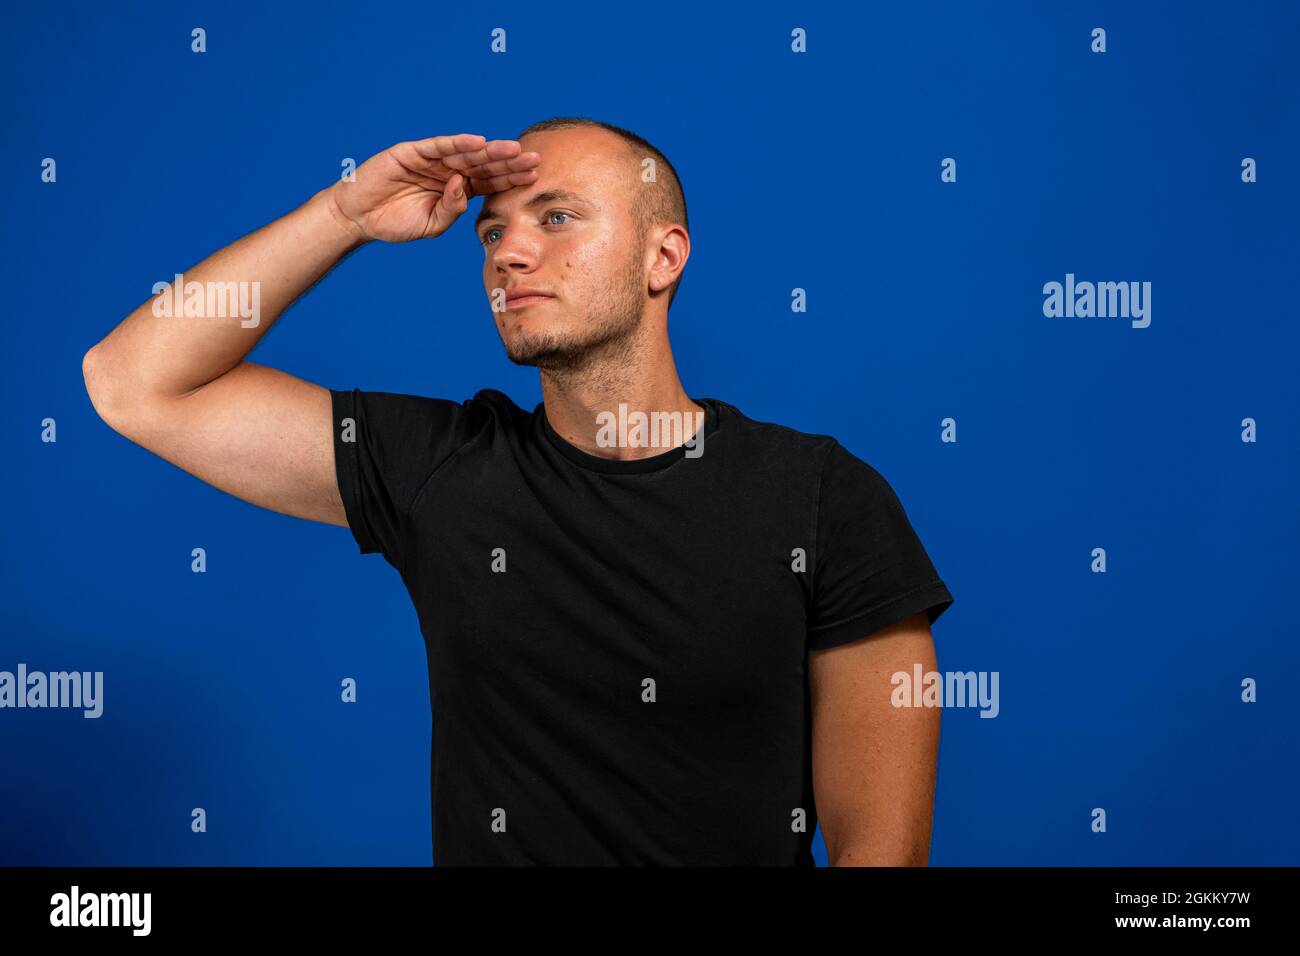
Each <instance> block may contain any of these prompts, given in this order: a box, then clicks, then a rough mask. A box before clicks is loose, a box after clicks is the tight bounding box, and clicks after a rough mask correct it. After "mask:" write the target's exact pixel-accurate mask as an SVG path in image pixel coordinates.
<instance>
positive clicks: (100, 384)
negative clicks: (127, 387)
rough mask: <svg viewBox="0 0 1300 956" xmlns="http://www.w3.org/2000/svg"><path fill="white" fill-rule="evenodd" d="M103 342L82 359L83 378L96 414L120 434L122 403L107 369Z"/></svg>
mask: <svg viewBox="0 0 1300 956" xmlns="http://www.w3.org/2000/svg"><path fill="white" fill-rule="evenodd" d="M102 345H103V343H102V342H101V343H100V344H99V345H95V346H93V347H92V348H91V349H90V350H89V351H88V352H86V354H85V355H84V356H83V357H82V359H81V377H82V379H83V380H84V381H85V383H86V395H87V396H88V397H89V398H90V404H91V405H92V406H93V407H94V409H95V413H96V414H97V415H98V416H99V417H100V418H101V419H102V420H103V422H104V424H106V425H108V426H109V427H110V428H112V429H113V430H114V431H117V432H120V431H121V430H122V429H121V421H120V415H119V412H118V406H119V405H120V402H119V401H118V400H117V398H116V388H115V386H114V384H113V379H112V377H111V376H110V374H109V372H108V369H107V368H105V362H104V356H103V353H102V351H101V346H102Z"/></svg>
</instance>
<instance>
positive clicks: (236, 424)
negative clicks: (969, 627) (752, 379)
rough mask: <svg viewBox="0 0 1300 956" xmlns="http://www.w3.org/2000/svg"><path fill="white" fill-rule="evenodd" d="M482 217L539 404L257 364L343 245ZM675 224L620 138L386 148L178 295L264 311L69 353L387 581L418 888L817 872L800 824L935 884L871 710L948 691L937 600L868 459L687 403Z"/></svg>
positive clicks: (897, 724) (213, 471)
mask: <svg viewBox="0 0 1300 956" xmlns="http://www.w3.org/2000/svg"><path fill="white" fill-rule="evenodd" d="M525 147H526V148H525ZM475 196H482V197H483V206H482V208H481V210H480V212H479V214H478V220H477V223H476V226H475V228H476V233H477V236H478V239H479V241H480V243H481V244H482V246H483V249H484V261H483V282H484V287H485V290H486V292H487V294H488V301H489V304H490V306H491V308H492V312H491V314H492V316H493V319H494V321H495V322H496V326H497V331H498V332H499V333H500V335H501V340H502V342H503V343H504V344H505V348H506V353H507V355H508V356H509V357H510V359H511V360H512V361H514V362H516V363H520V364H526V365H531V366H536V367H537V368H538V369H539V370H540V374H541V384H542V394H543V399H544V401H543V403H542V404H540V405H538V406H537V407H536V409H534V410H533V411H532V412H527V411H525V410H523V409H521V408H519V407H518V406H517V405H515V404H514V403H513V402H512V401H511V400H510V399H509V398H508V397H507V396H506V395H504V394H502V393H501V392H499V391H495V390H489V389H485V390H483V391H480V392H478V393H477V394H476V395H475V396H474V397H473V398H472V399H469V400H467V401H464V402H459V403H457V402H453V401H451V400H448V399H441V398H427V397H421V396H414V395H396V394H389V393H382V392H362V391H359V390H355V389H354V390H350V391H348V390H344V391H336V390H327V389H325V388H321V387H318V386H316V385H312V384H309V383H307V382H304V381H302V380H300V379H297V378H294V377H293V376H290V375H287V374H285V373H283V372H279V371H276V370H274V369H271V368H267V367H264V366H260V365H256V364H253V363H251V362H249V361H247V360H246V358H245V356H247V355H248V353H249V352H250V351H251V350H252V348H253V347H254V346H255V345H256V343H257V341H258V340H259V339H260V337H261V336H262V335H263V334H265V332H266V330H267V329H268V328H269V327H270V326H271V324H272V323H273V322H274V321H275V319H276V317H278V316H279V314H280V313H281V312H282V311H283V310H284V309H285V308H286V307H287V306H289V304H290V303H292V302H293V301H294V300H295V299H296V298H298V296H300V295H301V294H302V293H303V292H304V291H305V290H307V289H308V288H310V287H311V286H312V285H313V284H314V283H315V282H316V281H317V280H319V279H320V278H321V277H322V276H323V275H324V274H325V273H326V272H327V271H329V269H330V268H331V267H333V266H334V265H335V264H336V263H337V262H339V260H340V259H341V258H343V257H344V256H345V255H347V254H348V253H349V252H350V251H352V250H353V249H355V248H357V247H358V246H360V245H362V244H363V243H366V242H369V241H373V240H382V241H386V242H406V241H410V240H415V239H425V238H432V237H434V236H440V235H442V234H443V233H444V232H446V231H447V229H448V228H449V227H450V226H451V225H452V224H453V223H454V222H455V221H456V219H457V218H458V217H459V216H460V215H461V214H462V213H464V212H465V211H466V209H467V206H468V203H469V200H470V198H472V197H475ZM688 229H689V227H688V222H687V217H686V206H685V199H684V196H683V193H682V190H681V186H680V183H679V181H678V179H677V174H676V171H675V170H674V169H673V167H672V165H671V164H670V163H669V161H668V160H667V158H666V157H664V156H663V155H662V153H660V152H659V151H658V150H656V149H655V148H654V147H653V146H651V145H650V144H649V143H647V142H646V141H645V140H643V139H641V138H640V137H638V136H636V135H635V134H633V133H630V132H628V131H627V130H623V129H620V128H618V127H614V126H610V125H608V124H603V123H597V122H595V121H591V120H585V119H559V120H549V121H546V122H543V123H539V124H536V125H535V126H533V127H530V128H529V129H528V130H525V131H524V133H523V134H521V135H520V138H519V140H494V141H491V142H487V141H485V139H484V138H483V137H482V136H477V135H469V134H459V135H455V136H436V137H433V138H431V139H427V140H421V141H418V142H407V143H400V144H398V145H396V146H394V147H392V148H391V149H388V150H386V151H384V152H382V153H380V154H379V155H377V156H375V157H373V158H372V159H370V160H369V161H367V162H366V163H364V164H363V165H362V166H361V167H360V168H359V169H357V171H356V178H355V181H341V182H339V183H335V184H334V185H332V186H330V187H329V188H327V189H324V190H322V191H321V192H319V193H317V194H316V195H315V196H314V197H312V198H311V199H310V200H308V201H307V202H306V203H305V204H304V205H303V206H301V207H300V208H298V209H296V210H295V211H293V212H291V213H289V214H288V215H287V216H285V217H284V218H282V219H280V220H277V221H276V222H273V223H271V224H270V225H268V226H266V227H264V228H262V229H260V230H259V231H257V232H254V233H252V234H251V235H249V236H247V237H245V238H243V239H241V240H239V241H238V242H236V243H234V244H232V245H231V246H229V247H227V248H225V249H222V250H221V251H219V252H217V253H215V254H214V255H213V256H211V257H210V258H208V259H206V260H205V261H203V262H202V263H200V264H199V265H198V266H196V267H194V268H193V269H191V270H187V271H186V272H185V273H184V278H185V282H184V285H185V286H186V289H187V290H188V289H189V283H191V282H196V283H199V284H200V286H199V288H204V287H206V288H217V289H221V288H225V287H224V286H221V285H216V284H220V283H259V284H260V285H259V286H257V287H256V288H260V307H261V318H260V320H259V321H257V322H255V323H254V322H250V321H246V320H245V321H241V320H240V319H239V317H238V316H234V317H232V318H229V319H217V318H197V317H189V318H179V317H167V316H160V315H158V314H156V311H158V310H155V309H154V308H152V303H153V301H154V300H151V302H146V303H145V304H144V305H142V306H140V307H139V308H138V309H137V310H136V311H135V312H134V313H133V314H132V315H130V316H129V317H128V318H127V319H126V320H125V321H123V322H122V323H121V324H120V325H119V326H118V327H117V328H116V329H114V330H113V331H112V333H110V334H109V335H108V336H107V337H106V338H105V339H104V340H103V341H102V342H100V343H99V344H98V345H96V346H95V347H94V348H92V349H91V350H90V351H89V352H88V353H87V354H86V358H85V362H84V371H85V378H86V385H87V389H88V391H89V394H90V397H91V400H92V402H93V403H94V406H95V408H96V410H97V411H98V412H99V414H100V415H101V416H102V417H103V419H104V420H105V421H106V422H107V423H108V424H109V425H111V426H112V427H113V428H114V429H116V430H117V431H119V432H120V433H122V434H123V435H125V436H126V437H127V438H129V439H131V440H132V441H134V442H136V443H137V444H139V445H141V446H143V447H145V448H147V449H149V450H150V451H152V452H154V453H155V454H158V455H160V456H162V457H163V458H166V459H167V460H168V461H170V462H172V463H173V464H175V465H177V466H179V467H180V468H183V469H185V470H186V471H188V472H190V473H192V474H194V475H196V476H197V477H199V478H201V479H203V480H204V481H206V482H208V483H210V484H212V485H214V486H216V487H217V488H221V489H222V490H224V491H227V492H229V493H230V494H232V495H236V496H237V497H240V498H242V499H244V500H246V501H249V502H252V503H254V504H257V505H261V506H263V507H265V508H270V509H272V510H275V511H280V512H283V513H285V514H290V515H295V516H297V517H301V518H307V519H311V520H314V521H324V522H329V523H331V524H337V525H346V526H347V527H349V528H350V529H351V531H352V533H353V535H354V536H355V539H356V541H357V544H358V547H359V549H360V551H361V553H363V554H364V553H375V552H377V553H381V554H382V555H383V556H384V557H385V559H386V560H387V561H388V562H389V563H390V564H392V565H393V567H394V568H395V569H397V570H398V572H399V573H400V574H401V576H402V579H403V581H404V582H405V584H406V587H407V589H408V591H409V592H410V595H411V598H412V600H413V601H414V604H415V607H416V609H417V611H418V614H419V619H420V624H421V629H422V631H423V634H424V638H425V642H426V648H427V652H428V664H429V690H430V703H431V707H432V711H433V740H432V781H431V782H432V794H433V848H434V859H435V863H437V864H439V865H448V864H453V865H454V864H625V865H638V864H649V865H656V864H668V865H671V864H714V865H811V863H812V854H811V850H810V847H811V842H812V836H813V831H814V829H815V826H816V824H817V822H818V819H819V818H820V822H821V825H822V831H823V835H824V837H825V840H826V845H827V849H828V853H829V857H830V861H831V863H832V864H834V865H845V864H884V865H918V864H920V865H923V864H925V863H926V862H927V859H928V847H929V839H930V821H931V813H932V806H933V794H934V777H935V767H936V749H937V741H938V730H939V712H938V711H937V710H935V709H931V708H895V707H894V706H892V704H891V691H892V689H893V687H892V684H891V679H890V678H891V675H893V674H894V673H896V672H898V671H905V672H906V673H908V674H911V673H912V672H913V668H914V665H916V664H920V665H921V667H922V669H923V670H924V671H926V672H929V671H932V670H934V669H935V666H936V665H935V660H934V649H933V643H932V639H931V633H930V624H932V623H933V621H934V620H935V619H936V618H937V617H938V616H939V614H941V613H942V612H943V611H944V610H945V609H946V608H947V607H948V606H949V605H950V604H951V603H952V600H953V599H952V596H951V595H950V594H949V592H948V590H947V588H946V587H945V586H944V583H943V582H942V581H941V580H940V578H939V576H938V574H937V573H936V571H935V569H934V567H933V566H932V564H931V563H930V561H929V559H928V557H927V555H926V552H925V550H924V548H923V547H922V545H921V543H920V541H919V540H918V538H917V536H916V535H915V533H914V531H913V529H912V528H911V526H910V524H909V522H908V519H907V517H906V515H905V513H904V510H903V508H902V506H901V504H900V503H899V500H898V498H897V497H896V496H895V494H894V492H893V491H892V490H891V488H890V486H889V485H888V484H887V483H886V481H885V479H884V478H883V477H882V476H881V475H880V474H879V473H878V472H876V471H875V470H874V469H873V468H871V467H870V466H869V465H867V464H866V463H864V462H863V461H861V460H860V459H858V458H856V457H855V456H853V455H852V454H850V453H849V452H847V451H846V450H845V449H844V448H843V447H841V446H840V445H839V444H838V443H837V442H836V441H835V440H834V439H833V438H830V437H827V436H821V435H807V434H803V433H800V432H797V431H794V430H792V429H789V428H786V427H783V426H780V425H774V424H768V423H764V422H757V421H753V420H751V419H749V418H747V417H746V416H745V415H743V414H742V413H741V412H740V411H739V410H738V409H737V408H736V407H734V406H732V405H730V404H728V403H726V402H723V401H720V400H717V399H712V398H692V397H690V396H688V395H687V393H686V391H685V390H684V389H683V388H682V384H681V382H680V381H679V379H678V376H677V371H676V367H675V364H674V361H673V356H672V351H671V348H670V346H669V341H668V308H669V305H670V303H671V301H672V298H673V295H674V294H675V292H676V288H677V284H678V282H679V281H680V278H681V275H682V270H683V268H684V267H685V265H686V260H687V258H688V256H689V253H690V237H689V232H688ZM160 294H162V295H166V294H168V290H165V291H163V292H162V293H160ZM187 298H188V295H187ZM181 299H182V290H176V297H175V301H176V302H177V303H179V302H180V301H181ZM207 301H208V303H209V305H210V302H211V300H207ZM197 308H198V306H196V309H197ZM177 314H178V315H179V314H183V313H179V312H178V313H177ZM223 314H224V313H223Z"/></svg>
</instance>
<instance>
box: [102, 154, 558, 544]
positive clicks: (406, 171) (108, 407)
mask: <svg viewBox="0 0 1300 956" xmlns="http://www.w3.org/2000/svg"><path fill="white" fill-rule="evenodd" d="M538 159H539V157H538V155H537V153H521V151H520V146H519V143H518V142H517V141H514V140H493V141H491V142H487V141H485V139H484V138H483V137H482V136H478V135H471V134H468V133H461V134H457V135H455V136H435V137H433V138H431V139H425V140H419V141H416V142H408V143H399V144H397V145H396V146H393V147H391V148H389V149H387V150H385V151H384V152H382V153H379V154H378V155H376V156H374V157H372V158H371V159H369V160H367V161H366V162H365V163H363V164H362V165H361V166H360V167H359V168H358V169H357V175H356V180H355V182H347V181H341V182H338V183H335V184H334V185H332V186H330V187H329V188H327V189H323V190H321V191H320V192H318V193H317V194H316V195H314V196H313V197H312V198H311V199H309V200H308V201H307V202H306V203H304V204H303V205H302V206H300V207H298V208H297V209H295V210H293V211H292V212H290V213H289V214H288V215H286V216H284V217H282V218H280V219H277V220H276V221H275V222H272V223H271V224H269V225H267V226H263V227H262V228H261V229H258V230H257V231H256V232H253V233H251V234H249V235H247V236H245V237H244V238H242V239H240V240H238V241H237V242H234V243H232V244H231V245H229V246H227V247H226V248H224V249H221V250H220V251H218V252H216V253H214V254H213V255H211V256H209V257H208V258H207V259H205V260H203V261H202V262H201V263H199V264H198V265H197V266H194V267H193V268H191V269H187V270H186V271H185V272H184V273H183V274H182V275H183V280H182V285H183V288H181V289H172V288H171V287H170V286H169V287H168V288H167V289H165V290H162V291H160V292H158V293H157V294H156V295H155V296H154V297H153V298H151V299H150V300H149V301H147V302H145V303H144V304H143V305H141V306H140V307H139V308H137V309H136V310H135V311H134V312H132V313H131V314H130V315H129V316H128V317H127V318H126V319H124V320H123V321H122V322H121V323H120V324H119V325H118V326H117V327H116V328H115V329H113V331H112V332H110V333H109V334H108V336H107V337H105V338H104V339H103V341H101V342H100V343H99V344H97V345H95V346H94V347H93V348H92V349H90V351H88V352H87V353H86V355H85V358H84V359H83V361H82V370H83V373H84V375H85V380H86V390H87V392H88V393H89V395H90V400H91V402H92V404H93V405H94V406H95V410H96V411H97V412H98V413H99V415H100V417H101V418H102V419H103V420H104V421H105V422H106V423H107V424H108V425H109V426H110V427H112V428H113V429H114V430H115V431H117V432H119V433H121V434H122V435H124V436H125V437H127V438H129V439H130V440H131V441H133V442H135V443H136V444H137V445H140V446H142V447H144V448H147V449H148V450H149V451H151V452H153V453H154V454H156V455H158V456H160V457H162V458H165V459H166V460H167V461H170V462H171V463H172V464H174V465H176V466H177V467H179V468H182V469H184V470H185V471H187V472H189V473H190V474H192V475H194V476H195V477H197V478H200V479H201V480H203V481H205V482H207V483H208V484H210V485H213V486H214V487H217V488H220V489H221V490H222V491H225V492H228V493H230V494H232V495H234V496H235V497H237V498H241V499H243V500H244V501H248V502H251V503H252V504H255V505H260V506H261V507H263V508H269V509H271V510H272V511H279V512H282V513H284V514H289V515H293V516H295V517H298V518H307V519H310V520H313V521H323V522H327V523H329V524H336V525H346V524H347V518H346V516H345V514H344V510H343V502H342V499H341V498H340V497H339V491H338V484H337V481H336V478H335V472H334V443H333V429H334V427H335V423H334V422H333V421H332V417H333V416H332V411H331V407H330V395H329V391H328V390H327V389H325V388H322V387H321V386H319V385H314V384H312V383H310V382H306V381H303V380H302V379H300V378H296V377H295V376H292V375H289V374H287V373H285V372H281V371H278V370H276V369H273V368H269V367H266V366H263V365H257V364H254V363H253V362H249V361H248V360H247V359H246V358H245V356H247V355H248V354H249V353H250V352H251V351H252V349H253V347H254V346H255V345H256V344H257V343H258V341H259V340H260V339H261V338H262V336H263V335H265V334H266V331H267V330H268V329H269V328H270V327H271V326H272V325H273V324H274V323H275V321H276V319H277V318H279V316H280V314H281V313H282V312H283V311H284V310H285V309H286V308H288V307H289V305H290V304H292V303H293V302H294V300H296V299H297V298H298V297H299V296H301V295H302V294H303V293H304V292H306V291H307V290H308V289H309V288H311V286H312V285H314V284H315V283H316V282H317V281H319V280H320V279H321V277H322V276H324V275H325V274H326V273H327V272H328V271H329V270H330V269H331V268H333V267H334V265H336V264H337V263H338V262H339V261H340V260H341V259H342V258H343V257H344V256H346V255H347V254H348V253H349V252H351V251H352V250H354V249H356V248H357V247H358V246H360V245H362V244H364V243H366V242H368V241H370V240H374V239H379V240H383V241H386V242H408V241H412V240H415V239H426V238H432V237H434V236H438V235H441V234H442V233H443V232H445V231H446V230H447V229H448V228H450V226H451V225H452V223H454V222H455V221H456V219H457V217H458V216H460V214H461V213H463V212H464V211H465V209H466V208H467V206H468V202H469V199H470V198H471V197H472V196H475V195H482V194H484V193H489V192H497V191H501V190H504V189H509V188H510V187H511V186H515V185H523V184H526V183H529V182H532V181H533V180H534V179H535V178H536V175H537V174H536V169H535V168H536V166H537V163H538ZM191 283H197V285H191ZM195 312H201V313H202V314H200V315H196V314H194V313H195ZM223 316H224V317H223Z"/></svg>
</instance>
